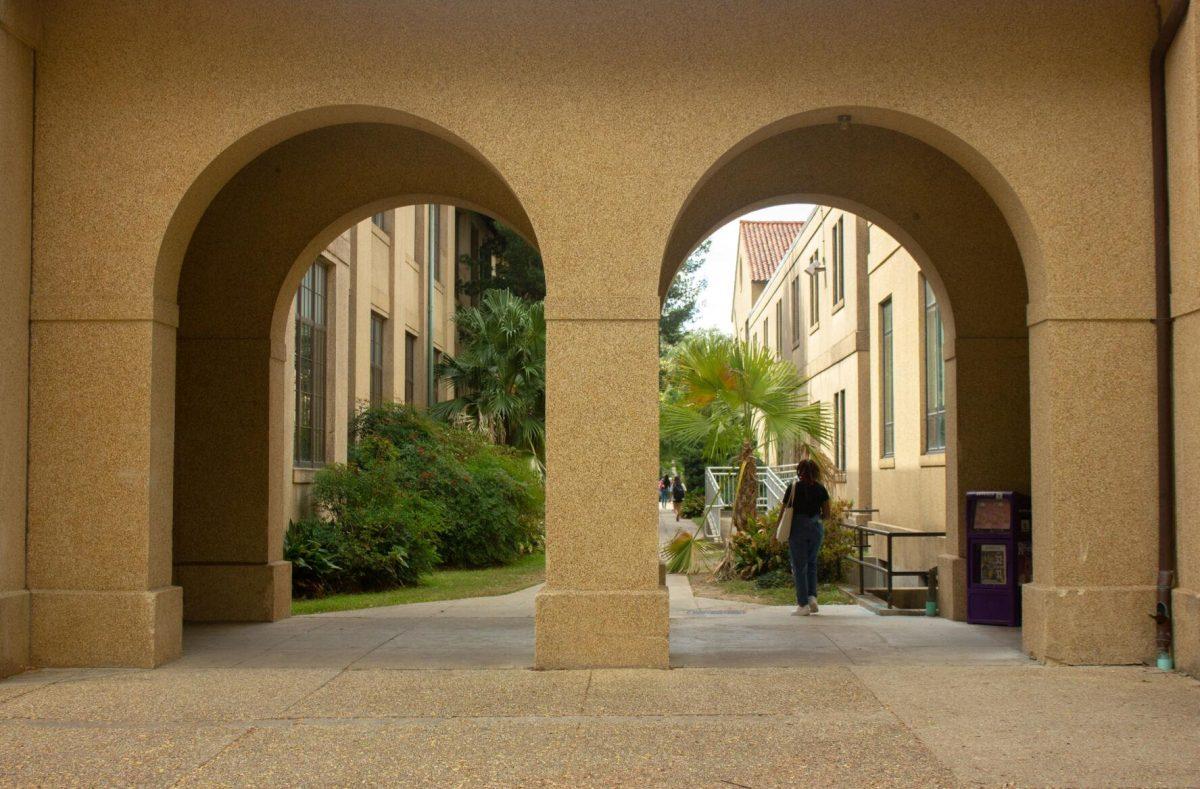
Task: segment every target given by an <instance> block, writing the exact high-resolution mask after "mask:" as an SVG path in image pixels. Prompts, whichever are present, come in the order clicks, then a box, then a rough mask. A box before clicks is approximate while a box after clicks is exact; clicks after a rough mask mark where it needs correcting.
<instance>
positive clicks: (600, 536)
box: [535, 299, 668, 668]
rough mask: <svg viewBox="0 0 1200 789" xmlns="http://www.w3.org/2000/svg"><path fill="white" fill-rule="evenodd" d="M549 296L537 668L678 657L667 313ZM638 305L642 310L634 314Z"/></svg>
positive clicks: (654, 662)
mask: <svg viewBox="0 0 1200 789" xmlns="http://www.w3.org/2000/svg"><path fill="white" fill-rule="evenodd" d="M654 306H655V303H654V300H653V299H647V306H646V308H645V309H643V310H642V311H641V312H640V313H633V314H632V315H630V316H629V317H623V316H622V313H621V311H618V310H610V311H605V310H604V309H603V308H602V307H601V306H600V305H594V304H591V305H587V304H585V301H580V302H578V303H576V308H575V309H571V308H570V306H568V305H566V304H564V303H562V302H555V301H554V300H553V299H549V300H548V302H547V315H548V320H547V327H546V332H547V354H546V365H547V367H546V374H547V383H546V429H547V458H546V459H547V479H546V586H545V588H544V589H543V590H542V592H541V593H540V594H539V595H538V597H537V620H536V627H537V649H536V658H535V663H536V665H537V667H538V668H582V667H600V666H641V667H658V668H665V667H666V666H667V663H668V647H667V628H668V624H667V623H668V609H667V590H666V587H665V586H663V585H662V584H661V583H660V580H659V569H658V568H659V562H658V555H657V548H658V528H657V511H656V504H655V498H654V495H653V485H652V482H653V481H654V478H655V476H656V474H657V472H658V314H657V311H656V310H655V309H653V307H654ZM629 312H631V313H632V312H633V311H632V310H630V311H629Z"/></svg>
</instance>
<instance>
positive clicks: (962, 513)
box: [938, 337, 1030, 620]
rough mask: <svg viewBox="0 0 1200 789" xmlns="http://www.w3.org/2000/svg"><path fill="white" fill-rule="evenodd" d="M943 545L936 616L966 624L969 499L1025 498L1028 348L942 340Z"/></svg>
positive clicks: (1014, 341)
mask: <svg viewBox="0 0 1200 789" xmlns="http://www.w3.org/2000/svg"><path fill="white" fill-rule="evenodd" d="M945 360H946V398H947V401H946V542H945V550H944V551H943V553H942V554H941V555H940V556H939V557H938V584H939V586H938V608H939V609H940V610H941V613H942V616H945V617H949V618H951V619H957V620H965V619H966V618H967V588H966V583H967V559H966V557H967V524H966V494H967V493H968V492H969V491H973V490H1015V491H1019V492H1021V493H1026V494H1028V493H1030V481H1029V441H1030V436H1029V341H1028V339H1027V338H1025V337H1014V338H976V337H960V338H947V342H946V345H945Z"/></svg>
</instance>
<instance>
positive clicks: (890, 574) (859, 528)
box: [842, 510, 946, 608]
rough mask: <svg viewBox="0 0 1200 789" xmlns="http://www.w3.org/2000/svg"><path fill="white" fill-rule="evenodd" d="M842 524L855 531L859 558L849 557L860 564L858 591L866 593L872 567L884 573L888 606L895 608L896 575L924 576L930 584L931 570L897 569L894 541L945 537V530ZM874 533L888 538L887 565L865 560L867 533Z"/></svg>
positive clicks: (864, 511) (867, 511)
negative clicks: (893, 599)
mask: <svg viewBox="0 0 1200 789" xmlns="http://www.w3.org/2000/svg"><path fill="white" fill-rule="evenodd" d="M847 512H849V513H854V514H866V513H870V512H878V510H848V511H847ZM842 526H844V527H845V528H847V529H853V530H854V531H855V549H856V550H857V551H858V558H855V557H853V556H849V557H847V558H848V559H849V560H850V561H851V562H853V563H855V564H857V565H858V566H859V570H858V593H859V594H860V595H862V594H866V573H865V572H864V570H866V569H870V570H873V571H875V572H877V573H883V575H884V576H885V578H886V583H887V596H886V601H887V607H888V608H893V607H894V606H893V605H892V589H893V587H894V585H893V581H894V579H895V578H896V577H914V576H915V577H920V578H923V579H924V581H925V584H926V585H928V584H929V578H928V576H929V570H928V569H925V570H897V569H896V568H895V562H894V557H895V553H894V552H893V551H892V541H893V540H894V539H896V538H910V539H911V538H920V537H945V536H946V532H944V531H888V530H887V529H879V528H874V527H871V526H865V525H861V524H858V523H852V522H850V521H848V520H845V519H843V520H842ZM870 534H874V535H877V536H880V537H883V538H885V539H886V540H887V556H888V558H887V562H888V564H887V567H880V566H879V565H878V564H872V563H871V562H868V561H866V560H865V556H866V551H867V549H868V548H869V547H870V546H869V545H868V544H867V535H870Z"/></svg>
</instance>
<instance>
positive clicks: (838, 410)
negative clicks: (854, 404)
mask: <svg viewBox="0 0 1200 789" xmlns="http://www.w3.org/2000/svg"><path fill="white" fill-rule="evenodd" d="M833 462H834V465H836V466H837V468H838V470H839V471H845V470H846V390H845V389H843V390H841V391H840V392H834V393H833Z"/></svg>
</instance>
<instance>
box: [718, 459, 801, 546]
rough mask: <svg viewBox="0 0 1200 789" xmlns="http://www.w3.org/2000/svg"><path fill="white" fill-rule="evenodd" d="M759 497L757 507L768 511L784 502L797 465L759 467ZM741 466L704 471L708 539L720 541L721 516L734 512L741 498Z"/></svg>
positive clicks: (757, 497)
mask: <svg viewBox="0 0 1200 789" xmlns="http://www.w3.org/2000/svg"><path fill="white" fill-rule="evenodd" d="M757 469H758V495H757V496H756V497H755V508H756V509H757V510H758V511H759V512H768V511H769V510H771V509H773V508H774V507H776V506H777V505H778V504H779V503H780V502H781V501H783V495H784V492H785V491H786V490H787V486H788V484H789V483H790V482H791V481H792V480H793V479H795V478H796V464H795V463H788V464H783V465H777V466H768V465H759V466H758V467H757ZM738 471H739V468H738V467H737V466H706V467H705V469H704V506H705V508H706V510H707V512H708V514H707V515H706V516H705V519H704V533H705V536H707V537H710V538H713V539H716V538H719V537H720V536H721V517H722V515H723V514H724V513H725V512H727V511H729V510H732V508H733V501H734V499H735V498H736V495H737V491H736V488H737V475H738Z"/></svg>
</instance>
